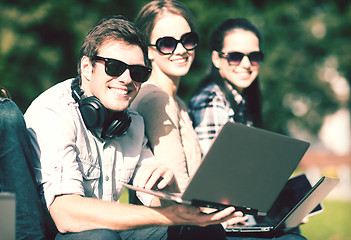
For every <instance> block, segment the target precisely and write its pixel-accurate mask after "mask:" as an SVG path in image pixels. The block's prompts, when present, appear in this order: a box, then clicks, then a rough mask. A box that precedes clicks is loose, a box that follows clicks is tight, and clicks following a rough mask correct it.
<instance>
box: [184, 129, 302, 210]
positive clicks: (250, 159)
mask: <svg viewBox="0 0 351 240" xmlns="http://www.w3.org/2000/svg"><path fill="white" fill-rule="evenodd" d="M308 147H309V143H308V142H305V141H301V140H298V139H295V138H291V137H287V136H284V135H281V134H277V133H274V132H271V131H267V130H263V129H259V128H254V127H248V126H245V125H242V124H236V123H231V122H228V123H226V124H225V125H224V126H223V128H222V130H221V131H220V133H219V135H218V136H217V138H216V139H215V141H214V142H213V145H212V146H211V148H210V150H209V151H208V153H207V154H206V155H205V157H204V159H203V162H202V164H201V165H200V166H199V168H198V170H197V172H196V174H195V175H194V176H193V178H192V179H191V181H190V183H189V185H188V187H187V189H186V190H185V192H184V194H183V196H182V198H183V200H189V201H194V200H200V201H207V202H213V203H221V204H226V205H233V206H241V207H244V208H251V209H256V210H258V211H259V212H263V213H266V212H268V211H269V209H270V208H271V206H272V205H273V203H274V201H275V199H276V198H277V196H278V195H279V193H280V191H281V190H282V189H283V187H284V184H285V183H286V182H287V180H288V178H289V177H290V176H291V174H292V173H293V171H294V170H295V169H296V167H297V165H298V164H299V162H300V160H301V158H302V157H303V155H304V154H305V152H306V151H307V149H308Z"/></svg>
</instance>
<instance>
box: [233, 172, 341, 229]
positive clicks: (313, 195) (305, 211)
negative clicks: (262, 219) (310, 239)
mask: <svg viewBox="0 0 351 240" xmlns="http://www.w3.org/2000/svg"><path fill="white" fill-rule="evenodd" d="M338 182H339V179H336V178H329V177H322V178H321V179H320V180H319V181H318V182H317V183H316V184H315V185H314V186H313V188H311V189H310V191H308V192H307V194H306V195H305V196H304V197H303V198H302V199H301V200H300V201H299V202H298V203H297V204H296V205H295V206H294V207H293V208H292V209H291V210H290V211H289V212H288V213H287V214H286V215H285V216H281V219H279V221H278V222H276V223H275V224H273V223H272V224H273V225H265V224H258V225H257V226H248V227H228V228H226V231H227V232H242V233H259V232H271V231H276V230H280V229H284V230H288V229H291V228H294V227H297V226H298V225H299V224H300V223H301V221H302V220H303V218H304V217H306V216H307V215H309V213H311V212H313V211H314V209H315V210H316V211H317V209H318V205H319V204H320V202H321V201H322V200H323V199H324V198H325V197H326V196H327V195H328V194H329V192H330V191H331V190H332V189H333V188H334V187H335V185H336V184H337V183H338ZM316 207H317V209H316ZM318 212H320V211H318ZM269 214H270V213H268V214H267V216H268V215H269ZM267 216H266V217H267Z"/></svg>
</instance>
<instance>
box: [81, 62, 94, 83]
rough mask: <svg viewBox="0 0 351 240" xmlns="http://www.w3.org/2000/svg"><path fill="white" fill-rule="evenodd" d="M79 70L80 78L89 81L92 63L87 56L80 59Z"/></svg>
mask: <svg viewBox="0 0 351 240" xmlns="http://www.w3.org/2000/svg"><path fill="white" fill-rule="evenodd" d="M80 72H81V76H82V79H86V80H88V81H90V79H91V75H92V73H93V65H92V64H91V61H90V59H89V58H88V57H87V56H83V57H82V59H81V60H80Z"/></svg>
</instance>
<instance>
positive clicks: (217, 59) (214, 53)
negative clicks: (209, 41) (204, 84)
mask: <svg viewBox="0 0 351 240" xmlns="http://www.w3.org/2000/svg"><path fill="white" fill-rule="evenodd" d="M211 58H212V63H213V65H214V66H215V67H216V68H219V66H220V61H221V58H220V57H219V54H218V52H217V51H212V54H211Z"/></svg>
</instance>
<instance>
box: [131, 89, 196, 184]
mask: <svg viewBox="0 0 351 240" xmlns="http://www.w3.org/2000/svg"><path fill="white" fill-rule="evenodd" d="M131 108H132V109H134V110H136V111H137V112H138V113H139V114H140V115H142V116H143V118H144V121H145V131H146V136H147V137H148V138H149V141H150V147H151V149H152V151H153V152H154V155H155V157H156V159H157V160H158V161H160V162H162V163H163V164H165V165H166V166H167V167H168V168H169V169H171V170H172V171H173V172H174V174H175V177H176V180H177V182H178V185H179V188H180V190H181V191H184V189H185V188H186V186H187V185H188V183H189V180H190V178H191V177H192V176H193V175H194V173H195V172H196V170H197V168H198V166H199V164H200V163H201V149H200V145H199V142H198V138H197V135H196V132H195V130H194V129H193V126H192V122H191V120H190V117H189V115H188V111H187V107H186V105H185V103H184V102H183V101H182V100H181V99H180V98H178V97H177V99H176V101H174V99H173V98H172V97H170V96H169V95H168V94H167V93H166V92H164V91H162V90H161V89H160V88H159V87H158V86H157V85H156V84H153V83H144V84H143V85H142V87H141V89H140V92H139V93H138V95H137V97H136V98H135V100H134V101H133V102H132V105H131Z"/></svg>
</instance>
